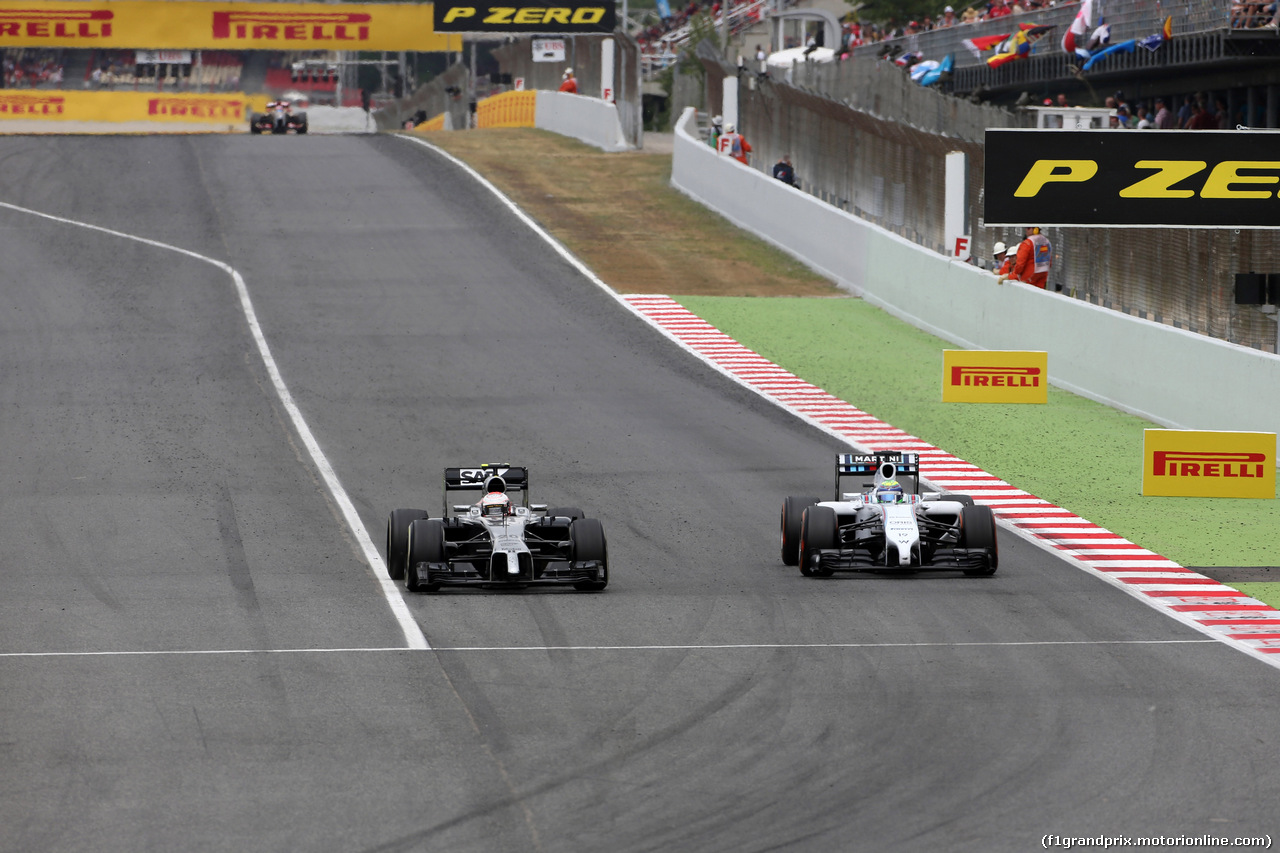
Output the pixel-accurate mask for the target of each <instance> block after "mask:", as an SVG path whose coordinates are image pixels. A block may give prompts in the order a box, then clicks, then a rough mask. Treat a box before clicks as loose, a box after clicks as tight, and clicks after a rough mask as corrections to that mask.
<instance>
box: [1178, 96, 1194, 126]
mask: <svg viewBox="0 0 1280 853" xmlns="http://www.w3.org/2000/svg"><path fill="white" fill-rule="evenodd" d="M1194 107H1195V98H1193V97H1191V96H1190V95H1183V96H1182V106H1181V107H1178V127H1179V128H1181V129H1182V130H1186V129H1187V124H1188V123H1189V122H1190V121H1191V116H1192V115H1194V114H1195V109H1194Z"/></svg>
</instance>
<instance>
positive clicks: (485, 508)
mask: <svg viewBox="0 0 1280 853" xmlns="http://www.w3.org/2000/svg"><path fill="white" fill-rule="evenodd" d="M480 514H481V515H483V516H484V517H485V518H505V517H507V516H508V515H515V510H514V509H513V508H512V506H511V498H509V497H507V496H506V495H504V494H503V493H502V492H490V493H489V494H487V495H485V496H484V497H483V498H482V499H481V500H480Z"/></svg>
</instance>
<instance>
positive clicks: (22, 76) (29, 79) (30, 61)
mask: <svg viewBox="0 0 1280 853" xmlns="http://www.w3.org/2000/svg"><path fill="white" fill-rule="evenodd" d="M64 65H65V62H64V60H63V52H62V51H60V50H49V49H36V50H32V49H30V48H10V49H7V50H5V52H4V87H5V88H6V89H24V88H25V89H36V88H46V89H57V88H60V87H61V86H62V75H63V67H64Z"/></svg>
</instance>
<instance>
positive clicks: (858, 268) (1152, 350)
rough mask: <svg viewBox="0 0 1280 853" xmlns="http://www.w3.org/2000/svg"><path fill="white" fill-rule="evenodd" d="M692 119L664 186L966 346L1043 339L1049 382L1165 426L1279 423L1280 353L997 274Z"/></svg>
mask: <svg viewBox="0 0 1280 853" xmlns="http://www.w3.org/2000/svg"><path fill="white" fill-rule="evenodd" d="M693 119H694V111H693V109H692V108H690V109H687V110H686V111H685V113H684V115H683V116H681V118H680V121H679V122H678V123H677V126H676V134H675V144H674V151H673V158H672V168H671V183H672V185H673V186H674V187H675V188H676V189H678V190H680V191H681V192H683V193H685V194H686V195H688V196H689V197H691V198H693V199H695V200H696V201H699V202H701V203H702V204H704V205H706V206H707V207H709V208H711V209H712V210H714V211H716V212H717V213H720V214H721V215H723V216H725V217H726V218H727V219H729V220H730V221H732V222H734V223H735V224H737V225H738V226H740V227H742V228H745V229H746V230H748V231H750V232H752V233H754V234H756V235H757V236H759V237H761V238H762V239H764V240H766V241H768V242H770V243H772V244H774V245H775V246H778V247H779V248H781V249H783V250H784V251H786V252H788V253H789V254H791V255H793V256H795V257H796V258H798V259H799V260H801V261H803V262H804V263H805V264H807V265H808V266H809V267H811V268H812V269H814V270H815V271H817V272H819V273H821V274H822V275H825V276H828V277H830V278H831V279H832V280H833V281H835V282H836V283H837V284H838V285H839V286H840V287H842V288H844V289H846V290H848V291H850V292H851V293H854V294H856V295H859V296H861V297H863V298H864V299H866V300H867V301H868V302H871V303H872V304H875V305H878V306H880V307H882V308H884V309H885V310H886V311H888V312H889V313H891V314H894V315H896V316H898V317H900V318H902V319H904V320H906V321H907V322H909V323H911V324H912V325H914V326H917V327H919V328H921V329H924V330H926V331H928V332H931V333H933V334H935V335H937V336H938V337H941V338H943V339H945V340H947V341H950V342H952V343H954V344H956V345H957V346H960V347H963V348H966V349H1013V350H1044V351H1046V352H1048V354H1049V380H1050V382H1051V383H1052V384H1054V385H1056V386H1058V387H1060V388H1064V389H1066V390H1068V391H1072V392H1074V393H1077V394H1081V395H1083V396H1085V397H1089V398H1091V399H1094V400H1098V401H1100V402H1103V403H1107V404H1108V405H1111V406H1115V407H1116V408H1119V409H1122V410H1124V411H1127V412H1132V413H1133V414H1137V415H1140V416H1142V417H1144V418H1147V419H1149V420H1152V421H1154V422H1155V423H1157V424H1160V425H1162V426H1166V427H1171V428H1176V429H1207V430H1257V431H1261V432H1280V357H1277V356H1276V355H1273V354H1270V353H1264V352H1260V351H1258V350H1254V349H1250V348H1248V347H1242V346H1238V345H1236V344H1230V343H1226V342H1225V341H1220V340H1216V339H1214V338H1208V337H1205V336H1203V335H1197V334H1194V333H1192V332H1187V331H1184V330H1181V329H1175V328H1173V327H1172V326H1166V325H1164V324H1161V323H1154V322H1151V321H1149V320H1140V319H1138V318H1136V317H1130V316H1128V315H1126V314H1121V313H1120V312H1118V311H1112V310H1110V309H1105V308H1100V307H1098V306H1095V305H1090V304H1089V303H1087V302H1082V301H1080V300H1078V299H1071V298H1069V297H1066V296H1063V295H1061V294H1059V293H1053V292H1046V291H1043V290H1040V289H1038V288H1034V287H1031V286H1030V285H1026V284H1021V283H1019V282H1009V283H1005V284H1003V285H997V284H996V282H995V276H994V275H992V274H991V273H989V272H986V271H984V270H981V269H978V268H977V267H974V266H971V265H969V264H966V263H962V262H959V261H952V260H950V259H949V258H947V257H945V256H943V255H939V254H937V253H936V252H933V251H930V250H928V249H925V248H923V247H920V246H917V245H916V244H914V243H911V242H908V241H907V240H904V239H903V238H901V237H898V236H897V235H895V234H892V233H890V232H888V231H885V230H884V229H882V228H879V227H877V226H875V225H872V224H870V223H868V222H866V221H864V220H861V219H859V218H857V217H856V216H853V215H852V214H850V213H845V212H844V211H841V210H838V209H836V208H834V207H832V206H830V205H828V204H825V203H823V202H821V201H819V200H818V199H816V198H814V197H813V196H809V195H806V194H805V193H802V192H800V191H799V190H797V189H795V188H794V187H789V186H786V185H785V184H783V183H781V182H780V181H776V180H774V179H773V178H771V177H769V175H767V174H765V173H762V172H759V171H757V170H755V169H752V168H748V167H747V166H744V165H742V164H741V163H738V162H737V161H735V160H733V159H731V158H729V157H724V156H721V155H719V154H717V153H716V152H715V151H713V150H712V149H711V148H710V146H708V145H707V144H706V143H705V142H703V141H701V140H700V139H698V138H697V137H696V136H695V135H694V134H693V133H692V132H691V131H692V128H693ZM939 365H941V362H939ZM939 370H941V366H939Z"/></svg>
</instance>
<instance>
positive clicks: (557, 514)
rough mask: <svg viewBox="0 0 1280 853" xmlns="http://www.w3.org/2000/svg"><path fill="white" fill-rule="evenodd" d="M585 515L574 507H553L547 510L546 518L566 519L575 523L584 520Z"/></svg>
mask: <svg viewBox="0 0 1280 853" xmlns="http://www.w3.org/2000/svg"><path fill="white" fill-rule="evenodd" d="M586 517H587V514H586V513H585V512H583V511H582V510H581V509H579V508H578V507H576V506H553V507H551V508H550V509H548V510H547V518H567V519H569V520H570V521H577V520H578V519H580V518H586Z"/></svg>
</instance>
